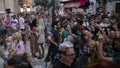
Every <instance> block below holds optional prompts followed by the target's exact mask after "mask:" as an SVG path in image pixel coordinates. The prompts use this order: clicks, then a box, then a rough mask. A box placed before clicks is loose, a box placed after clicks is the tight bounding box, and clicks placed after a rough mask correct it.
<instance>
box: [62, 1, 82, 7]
mask: <svg viewBox="0 0 120 68" xmlns="http://www.w3.org/2000/svg"><path fill="white" fill-rule="evenodd" d="M80 5H81V4H80V2H70V3H66V4H64V5H63V6H62V7H64V8H70V7H79V6H80Z"/></svg>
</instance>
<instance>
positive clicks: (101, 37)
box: [98, 35, 105, 43]
mask: <svg viewBox="0 0 120 68" xmlns="http://www.w3.org/2000/svg"><path fill="white" fill-rule="evenodd" d="M98 41H99V42H102V43H104V42H105V38H104V36H103V35H99V37H98Z"/></svg>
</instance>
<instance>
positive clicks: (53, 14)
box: [52, 0, 56, 24]
mask: <svg viewBox="0 0 120 68" xmlns="http://www.w3.org/2000/svg"><path fill="white" fill-rule="evenodd" d="M55 17H56V15H55V0H52V24H54V22H55Z"/></svg>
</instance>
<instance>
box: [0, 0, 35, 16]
mask: <svg viewBox="0 0 120 68" xmlns="http://www.w3.org/2000/svg"><path fill="white" fill-rule="evenodd" d="M33 1H34V0H0V14H5V13H6V9H9V10H10V12H11V13H19V12H20V9H21V8H22V6H21V5H24V7H25V9H26V8H27V7H29V8H30V10H32V4H33Z"/></svg>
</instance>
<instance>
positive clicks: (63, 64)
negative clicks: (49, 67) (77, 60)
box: [53, 41, 75, 68]
mask: <svg viewBox="0 0 120 68" xmlns="http://www.w3.org/2000/svg"><path fill="white" fill-rule="evenodd" d="M73 46H74V45H73V44H72V43H71V42H69V41H64V42H63V43H61V44H60V45H59V48H58V50H59V51H60V56H61V58H60V59H59V60H58V61H56V63H55V64H54V65H53V68H75V66H74V65H72V64H73V61H74V56H75V51H74V48H73Z"/></svg>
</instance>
